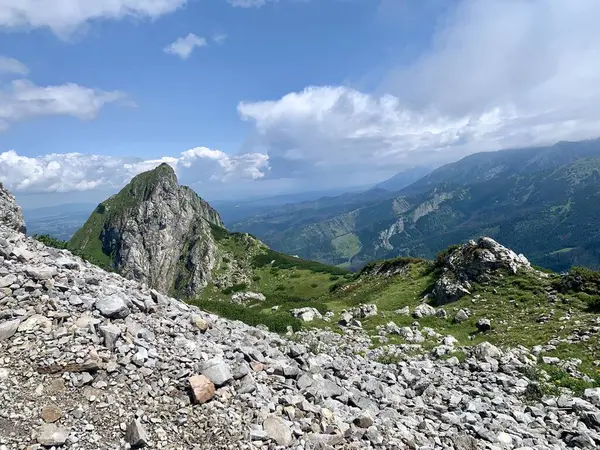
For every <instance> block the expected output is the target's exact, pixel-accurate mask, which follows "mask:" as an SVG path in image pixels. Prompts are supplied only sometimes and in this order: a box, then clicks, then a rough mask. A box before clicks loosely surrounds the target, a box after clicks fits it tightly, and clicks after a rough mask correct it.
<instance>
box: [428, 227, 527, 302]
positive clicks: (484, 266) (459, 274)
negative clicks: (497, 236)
mask: <svg viewBox="0 0 600 450" xmlns="http://www.w3.org/2000/svg"><path fill="white" fill-rule="evenodd" d="M437 264H438V265H439V266H441V267H440V268H441V270H442V274H441V276H440V277H439V278H438V280H437V281H436V283H435V285H434V289H433V296H434V298H435V300H436V302H437V304H438V305H444V304H447V303H451V302H454V301H456V300H458V299H460V298H462V297H464V296H465V295H470V289H471V283H472V282H474V281H475V282H485V281H489V280H491V279H492V277H493V276H494V275H495V274H497V273H501V272H507V273H509V274H516V273H517V272H519V271H528V270H532V268H531V264H530V263H529V261H528V260H527V258H525V256H523V255H517V254H516V253H515V252H513V251H512V250H510V249H509V248H506V247H504V246H502V245H500V244H499V243H498V242H496V241H495V240H493V239H492V238H489V237H482V238H480V239H479V240H478V241H477V242H475V241H469V242H467V243H466V244H464V245H461V246H459V247H457V248H456V249H454V250H451V251H448V252H447V253H446V255H444V256H443V257H442V258H440V259H439V260H438V261H437Z"/></svg>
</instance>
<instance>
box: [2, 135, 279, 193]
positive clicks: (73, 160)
mask: <svg viewBox="0 0 600 450" xmlns="http://www.w3.org/2000/svg"><path fill="white" fill-rule="evenodd" d="M163 162H166V163H168V164H170V165H171V166H172V167H173V168H174V169H175V170H176V171H177V173H178V175H179V178H180V181H181V182H183V183H187V184H191V185H194V184H203V183H213V184H220V183H222V182H227V181H230V180H236V181H244V180H256V179H259V178H262V177H264V176H265V174H266V173H267V172H268V170H269V158H268V156H266V155H264V154H242V155H228V154H226V153H224V152H222V151H219V150H211V149H209V148H206V147H198V148H194V149H191V150H187V151H185V152H182V153H181V154H179V155H178V156H164V157H162V158H158V159H148V160H143V159H140V158H125V157H114V156H103V155H86V154H81V153H63V154H57V153H53V154H48V155H43V156H38V157H28V156H23V155H19V154H18V153H16V152H15V151H14V150H9V151H6V152H4V153H0V181H1V182H2V183H4V185H5V186H7V187H8V189H10V190H12V191H14V192H16V193H21V194H23V193H29V194H30V193H48V192H60V193H66V192H74V191H89V190H99V189H117V188H120V187H122V186H123V185H124V184H126V183H127V182H128V181H129V180H130V179H131V178H132V177H133V176H135V175H137V174H138V173H141V172H144V171H147V170H150V169H152V168H154V167H156V166H158V165H159V164H161V163H163Z"/></svg>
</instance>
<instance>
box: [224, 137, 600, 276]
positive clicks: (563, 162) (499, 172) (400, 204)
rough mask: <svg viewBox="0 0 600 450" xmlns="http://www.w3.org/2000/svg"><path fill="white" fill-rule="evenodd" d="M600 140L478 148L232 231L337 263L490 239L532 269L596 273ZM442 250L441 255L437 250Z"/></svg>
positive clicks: (430, 252) (430, 253)
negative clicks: (398, 185)
mask: <svg viewBox="0 0 600 450" xmlns="http://www.w3.org/2000/svg"><path fill="white" fill-rule="evenodd" d="M599 187H600V140H594V141H585V142H578V143H564V142H563V143H559V144H556V145H554V146H551V147H546V148H531V149H520V150H518V151H501V152H487V153H481V154H474V155H471V156H469V157H466V158H464V159H463V160H461V161H458V162H456V163H453V164H448V165H446V166H443V167H440V168H439V169H437V170H435V171H434V172H433V173H431V174H430V175H429V176H427V177H425V178H423V179H421V180H419V181H417V182H416V183H414V184H412V185H410V186H407V187H406V188H404V189H402V190H401V191H399V192H389V193H388V194H387V195H386V194H385V193H382V192H380V191H378V190H372V191H369V192H365V193H361V194H345V195H341V196H339V197H331V198H325V199H319V200H315V201H312V202H305V203H302V204H296V205H288V206H284V207H278V208H275V209H272V210H267V211H265V212H262V213H260V214H258V215H256V216H253V217H252V218H251V219H248V220H246V221H245V222H240V223H237V224H234V226H233V227H234V229H237V230H245V231H250V232H252V233H254V234H255V235H256V236H257V237H258V238H260V239H263V240H264V241H265V242H266V243H267V244H269V246H270V247H272V248H273V249H275V250H278V251H282V252H284V253H288V254H294V255H299V256H300V257H302V258H306V259H313V260H317V261H322V262H326V263H329V264H334V265H338V266H340V265H342V266H343V267H350V268H358V267H360V266H361V265H362V264H364V263H365V262H368V261H372V260H376V259H385V258H392V257H396V256H418V257H424V258H428V259H435V256H436V254H437V253H438V252H439V251H440V250H443V249H444V248H446V247H448V246H449V245H451V244H456V243H461V242H465V241H467V240H469V239H476V238H478V237H480V236H490V237H493V238H494V239H496V240H497V241H499V242H501V243H502V244H503V245H506V246H508V247H509V248H512V249H514V250H515V251H516V252H517V253H523V254H525V255H527V257H528V258H529V259H530V261H531V262H532V263H533V264H535V265H538V266H542V267H549V268H551V269H553V270H555V271H563V270H568V269H569V268H571V267H572V266H574V265H580V266H587V267H591V268H594V269H600V227H599V224H600V210H599V209H598V208H597V205H598V204H600V188H599ZM442 256H443V255H442Z"/></svg>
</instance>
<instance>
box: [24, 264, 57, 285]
mask: <svg viewBox="0 0 600 450" xmlns="http://www.w3.org/2000/svg"><path fill="white" fill-rule="evenodd" d="M25 272H26V273H27V275H28V276H30V277H31V278H33V279H34V280H36V281H41V280H49V279H50V278H52V277H54V276H55V275H56V274H57V273H58V271H57V270H56V267H50V266H42V267H36V266H27V267H26V268H25Z"/></svg>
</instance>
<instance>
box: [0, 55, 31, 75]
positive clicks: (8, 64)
mask: <svg viewBox="0 0 600 450" xmlns="http://www.w3.org/2000/svg"><path fill="white" fill-rule="evenodd" d="M28 73H29V69H28V68H27V66H26V65H25V64H23V63H22V62H21V61H19V60H17V59H14V58H9V57H7V56H0V75H2V74H11V75H27V74H28Z"/></svg>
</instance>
